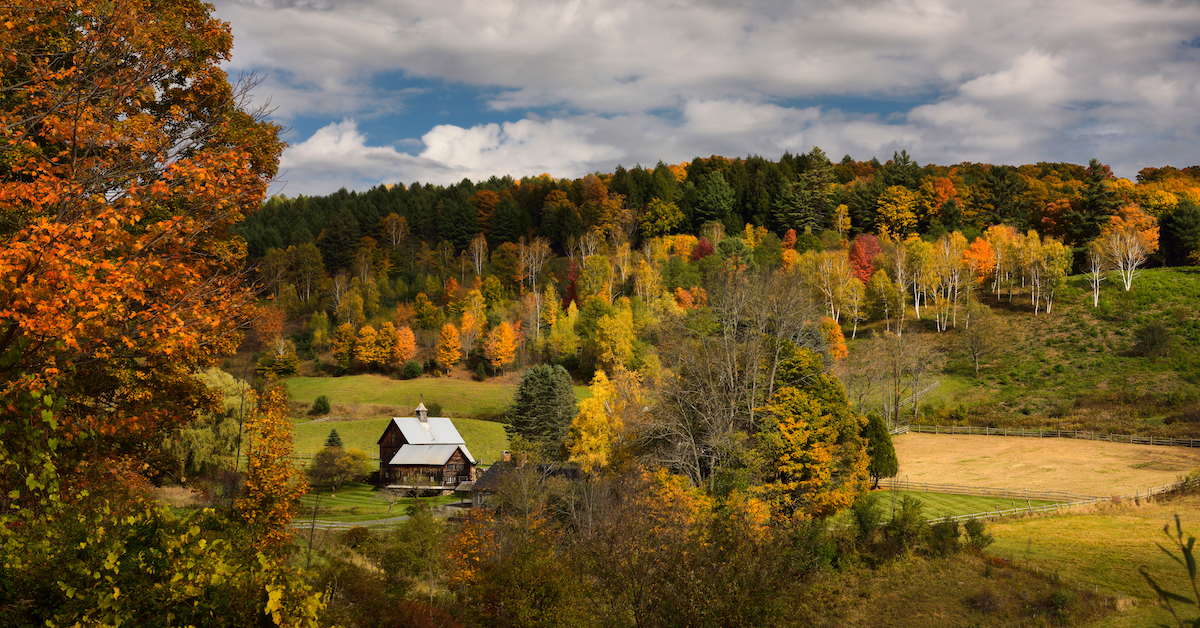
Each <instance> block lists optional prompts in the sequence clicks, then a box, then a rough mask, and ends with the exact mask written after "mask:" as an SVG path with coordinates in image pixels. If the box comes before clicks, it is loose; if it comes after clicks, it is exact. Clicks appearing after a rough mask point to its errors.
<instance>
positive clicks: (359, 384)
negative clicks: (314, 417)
mask: <svg viewBox="0 0 1200 628" xmlns="http://www.w3.org/2000/svg"><path fill="white" fill-rule="evenodd" d="M286 382H287V386H288V389H289V390H290V391H291V393H292V399H293V400H295V401H298V402H302V403H311V402H312V401H313V400H315V399H316V398H317V397H319V396H321V395H325V396H326V397H328V398H329V401H330V403H331V404H333V411H332V412H331V414H332V415H334V416H343V417H345V416H349V417H355V418H360V417H363V418H365V416H364V415H370V414H376V415H386V416H412V409H413V408H415V407H416V406H417V404H418V403H422V402H424V403H425V405H426V406H428V407H430V408H433V407H434V405H440V406H441V408H442V416H451V417H475V416H485V415H496V414H500V413H502V412H504V410H505V409H506V408H507V407H508V406H509V404H510V403H512V397H513V393H514V392H516V390H517V387H516V384H514V383H492V382H477V381H474V380H466V379H451V378H436V377H418V378H417V379H409V380H398V379H391V378H388V377H384V376H382V375H348V376H345V377H293V378H290V379H288V380H286ZM588 394H589V393H588V388H587V386H576V387H575V395H576V397H578V398H579V399H584V398H586V397H587V396H588Z"/></svg>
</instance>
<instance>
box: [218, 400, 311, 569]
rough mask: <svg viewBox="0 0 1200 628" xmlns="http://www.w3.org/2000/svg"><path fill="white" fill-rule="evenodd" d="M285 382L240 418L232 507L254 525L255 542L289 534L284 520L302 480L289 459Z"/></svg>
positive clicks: (303, 487) (273, 542) (265, 544)
mask: <svg viewBox="0 0 1200 628" xmlns="http://www.w3.org/2000/svg"><path fill="white" fill-rule="evenodd" d="M287 401H288V393H287V387H285V386H283V385H276V386H274V387H272V388H269V389H267V390H266V391H265V392H264V393H263V394H262V396H261V398H260V399H259V403H258V411H257V412H255V413H253V414H252V415H251V416H250V418H249V419H248V420H247V421H246V425H245V430H246V433H247V435H248V438H247V439H246V442H247V446H246V459H247V462H246V483H245V485H244V486H243V487H242V497H240V498H239V499H238V500H237V502H236V503H235V506H236V509H237V511H238V512H239V513H240V514H241V515H242V517H243V518H245V520H246V522H247V523H249V524H250V526H251V527H252V528H254V529H255V530H257V531H258V532H259V534H258V535H257V537H256V538H257V541H256V542H257V545H258V546H259V547H260V548H263V549H269V548H273V549H280V548H283V547H284V545H285V544H286V543H287V541H288V539H289V538H291V529H290V526H289V524H290V523H291V521H292V518H293V517H294V516H295V515H296V507H297V505H298V504H299V503H300V496H301V495H303V494H304V493H306V492H308V486H307V484H306V483H305V482H304V478H303V477H302V476H301V475H300V473H299V470H298V468H297V467H296V465H294V464H292V461H291V459H290V458H291V455H292V451H293V446H292V431H291V421H290V420H288V405H287Z"/></svg>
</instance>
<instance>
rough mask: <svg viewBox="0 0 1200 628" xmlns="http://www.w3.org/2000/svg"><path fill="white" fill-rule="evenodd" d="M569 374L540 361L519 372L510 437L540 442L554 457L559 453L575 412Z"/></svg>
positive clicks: (564, 370)
mask: <svg viewBox="0 0 1200 628" xmlns="http://www.w3.org/2000/svg"><path fill="white" fill-rule="evenodd" d="M578 413H579V411H578V408H577V406H576V399H575V389H574V388H573V387H572V386H571V376H570V375H569V374H568V373H567V370H566V369H564V368H563V367H561V366H557V365H556V366H550V365H548V364H539V365H538V366H535V367H533V368H530V369H529V370H527V371H525V373H524V374H522V375H521V381H520V382H519V383H518V384H517V392H516V394H515V395H514V396H513V405H512V411H511V413H510V415H509V423H508V425H506V426H504V429H505V431H507V432H508V434H509V436H518V435H519V436H521V437H522V438H525V439H526V440H529V441H532V442H536V443H538V444H540V445H541V446H542V447H543V448H544V449H545V451H546V452H547V453H548V454H549V455H551V456H554V457H557V456H559V455H560V450H561V445H562V442H563V440H564V439H566V437H567V429H568V428H569V427H570V426H571V421H572V420H573V419H574V418H575V415H576V414H578Z"/></svg>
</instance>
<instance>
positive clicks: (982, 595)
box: [967, 587, 1000, 613]
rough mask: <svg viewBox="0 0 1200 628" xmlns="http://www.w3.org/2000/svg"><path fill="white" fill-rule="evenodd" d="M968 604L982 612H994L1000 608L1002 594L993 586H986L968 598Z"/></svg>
mask: <svg viewBox="0 0 1200 628" xmlns="http://www.w3.org/2000/svg"><path fill="white" fill-rule="evenodd" d="M967 604H968V605H969V606H970V607H971V608H973V609H975V610H977V611H979V612H981V613H994V612H996V611H998V610H1000V596H999V595H996V592H995V591H992V590H991V588H989V587H984V588H982V589H980V590H979V593H976V594H975V595H972V596H971V597H969V598H967Z"/></svg>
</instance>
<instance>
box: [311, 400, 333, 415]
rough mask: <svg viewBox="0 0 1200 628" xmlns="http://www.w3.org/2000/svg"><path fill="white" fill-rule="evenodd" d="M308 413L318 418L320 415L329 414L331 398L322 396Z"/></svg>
mask: <svg viewBox="0 0 1200 628" xmlns="http://www.w3.org/2000/svg"><path fill="white" fill-rule="evenodd" d="M308 413H309V414H311V415H313V416H317V415H318V414H329V397H326V396H325V395H321V396H320V397H317V399H316V401H314V402H313V404H312V407H311V408H309V409H308Z"/></svg>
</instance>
